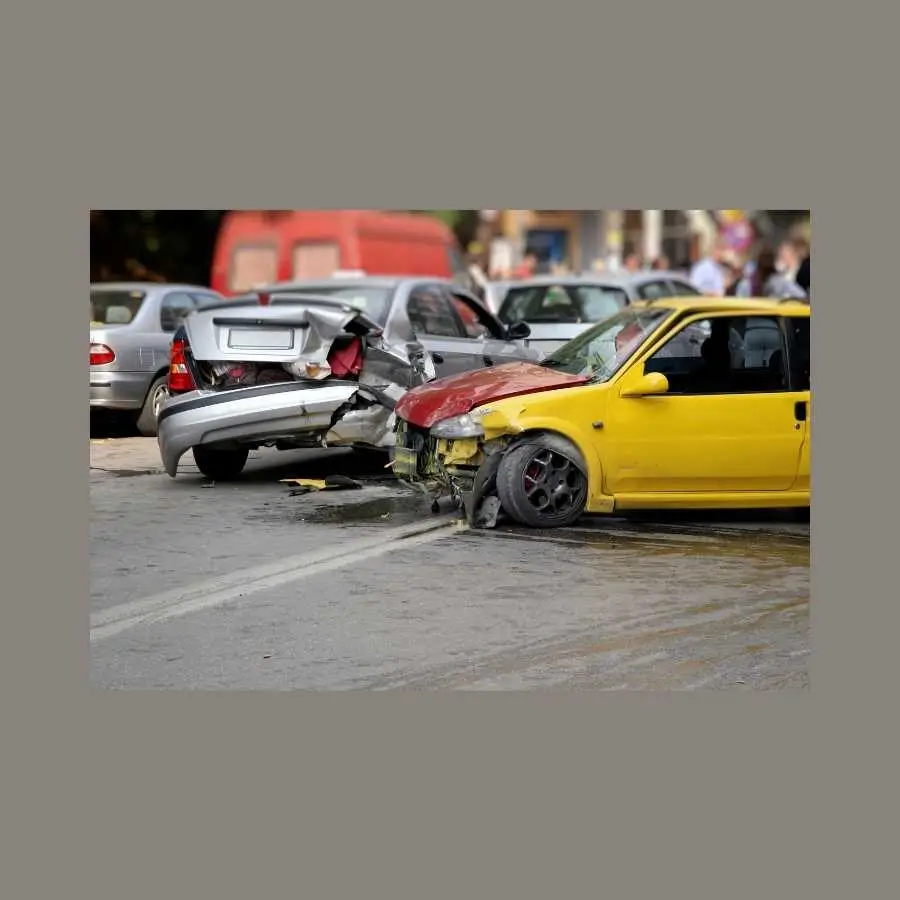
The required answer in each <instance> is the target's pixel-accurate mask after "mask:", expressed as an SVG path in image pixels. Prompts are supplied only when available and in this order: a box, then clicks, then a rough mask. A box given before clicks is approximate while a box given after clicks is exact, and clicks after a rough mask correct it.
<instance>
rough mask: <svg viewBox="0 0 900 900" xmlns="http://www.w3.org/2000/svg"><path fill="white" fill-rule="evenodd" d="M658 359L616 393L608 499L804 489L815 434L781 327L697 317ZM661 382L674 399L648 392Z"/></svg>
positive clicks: (767, 320) (609, 426)
mask: <svg viewBox="0 0 900 900" xmlns="http://www.w3.org/2000/svg"><path fill="white" fill-rule="evenodd" d="M649 350H650V352H649V355H646V354H645V355H642V356H641V357H636V359H635V361H634V363H633V364H632V365H631V366H630V367H629V368H628V369H627V370H626V371H625V372H624V373H623V374H622V376H621V377H620V378H619V379H618V383H617V384H616V385H614V386H612V396H611V397H610V405H609V408H608V412H607V417H606V422H605V424H604V428H603V432H602V442H603V451H602V453H603V458H604V462H605V466H604V468H605V488H606V492H607V493H610V494H612V495H614V496H616V498H617V499H619V500H621V501H623V502H627V497H628V496H629V495H638V496H642V495H651V494H707V495H710V494H712V495H714V494H727V493H735V492H779V491H788V490H790V489H791V488H792V487H793V486H794V485H795V483H796V482H797V478H798V472H799V467H800V457H801V450H802V447H803V444H804V440H805V433H806V432H805V424H804V422H803V421H801V418H802V413H801V412H800V411H799V407H798V405H797V404H798V395H797V393H796V392H794V391H792V390H791V384H790V381H789V378H788V375H787V354H786V352H785V351H786V346H785V334H784V330H783V327H782V323H781V320H780V317H777V316H773V315H771V314H768V315H756V314H750V315H747V314H744V313H742V314H740V315H733V314H730V313H716V314H709V313H707V314H704V315H698V316H694V317H692V318H690V319H688V320H687V321H686V322H685V324H684V325H683V326H682V327H681V328H680V329H678V330H677V331H676V332H675V334H674V335H673V336H672V337H670V338H669V339H668V340H667V341H666V342H665V343H664V344H663V346H662V347H660V348H658V349H657V350H653V349H652V348H649ZM653 373H658V374H657V376H656V377H657V381H659V378H658V375H659V374H662V375H664V376H665V378H666V382H667V383H668V390H667V391H666V392H665V393H662V394H655V393H654V392H653V391H654V389H653V387H652V385H651V386H650V388H649V393H647V392H646V389H647V384H648V382H647V379H645V376H648V375H649V376H652V375H653ZM649 380H650V381H652V380H653V378H652V377H651V378H650V379H649ZM666 382H663V384H665V383H666ZM642 383H643V385H644V389H645V390H643V391H642ZM658 387H659V385H658V384H657V387H656V389H658ZM635 393H637V394H638V395H637V396H630V394H635ZM698 499H699V498H698ZM707 499H709V498H707Z"/></svg>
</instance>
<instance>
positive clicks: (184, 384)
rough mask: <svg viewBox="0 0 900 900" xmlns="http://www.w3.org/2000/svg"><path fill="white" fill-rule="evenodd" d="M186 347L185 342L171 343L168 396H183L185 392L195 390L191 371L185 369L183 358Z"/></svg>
mask: <svg viewBox="0 0 900 900" xmlns="http://www.w3.org/2000/svg"><path fill="white" fill-rule="evenodd" d="M186 347H187V341H182V340H175V341H172V350H171V353H170V356H169V379H168V382H169V384H168V387H169V393H170V394H183V393H185V392H186V391H193V390H195V388H196V385H195V384H194V379H193V377H192V376H191V370H190V369H189V368H188V367H187V360H186V359H185V357H184V351H185V348H186Z"/></svg>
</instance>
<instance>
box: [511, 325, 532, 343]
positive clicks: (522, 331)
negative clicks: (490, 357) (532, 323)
mask: <svg viewBox="0 0 900 900" xmlns="http://www.w3.org/2000/svg"><path fill="white" fill-rule="evenodd" d="M530 336H531V328H530V327H529V326H528V324H527V323H525V322H514V323H513V324H512V325H510V326H509V328H507V329H506V338H507V340H510V341H524V340H525V338H527V337H530Z"/></svg>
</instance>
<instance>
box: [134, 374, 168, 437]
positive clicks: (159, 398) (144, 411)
mask: <svg viewBox="0 0 900 900" xmlns="http://www.w3.org/2000/svg"><path fill="white" fill-rule="evenodd" d="M168 393H169V392H168V390H167V388H166V376H165V375H160V377H159V378H157V379H155V380H154V382H153V384H151V385H150V390H149V391H147V396H146V398H145V399H144V405H143V406H142V407H141V411H140V413H139V414H138V417H137V422H136V423H135V424H136V426H137V430H138V431H139V432H140V434H141V435H143V437H156V428H157V420H158V419H159V410H160V407H161V406H162V404H163V402H164V401H165V399H166V396H167V395H168Z"/></svg>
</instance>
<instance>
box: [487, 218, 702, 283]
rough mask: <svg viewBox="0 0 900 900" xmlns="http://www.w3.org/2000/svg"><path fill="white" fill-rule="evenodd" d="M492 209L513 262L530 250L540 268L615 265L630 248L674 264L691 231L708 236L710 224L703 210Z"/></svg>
mask: <svg viewBox="0 0 900 900" xmlns="http://www.w3.org/2000/svg"><path fill="white" fill-rule="evenodd" d="M491 212H494V213H496V216H495V217H494V219H493V221H494V222H495V229H494V231H495V235H496V237H497V238H498V239H499V240H500V241H501V242H503V243H504V244H505V245H506V246H507V248H508V249H507V251H506V256H507V258H511V259H512V261H513V263H515V262H518V261H519V260H520V259H521V258H522V256H524V255H525V253H527V252H529V251H531V252H534V253H535V254H536V255H537V257H538V260H539V261H540V264H541V268H542V269H543V270H545V271H548V270H552V269H553V268H554V267H560V268H564V269H567V270H569V271H590V270H591V269H594V268H597V267H598V266H599V265H602V266H604V267H605V268H608V269H615V268H618V267H619V266H620V265H621V263H622V261H623V259H624V257H625V256H626V255H627V254H629V253H632V252H637V253H640V254H641V255H642V256H643V257H644V259H646V260H653V259H656V258H657V257H659V256H661V255H664V256H666V257H667V258H668V260H669V262H670V264H671V265H673V266H684V265H687V264H689V260H690V247H691V239H692V236H694V235H698V234H699V235H701V236H703V237H711V236H712V235H713V234H714V233H715V223H714V221H713V220H712V219H711V218H710V217H709V215H708V212H707V211H706V210H653V209H634V210H609V209H607V210H573V209H510V210H496V211H491Z"/></svg>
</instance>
